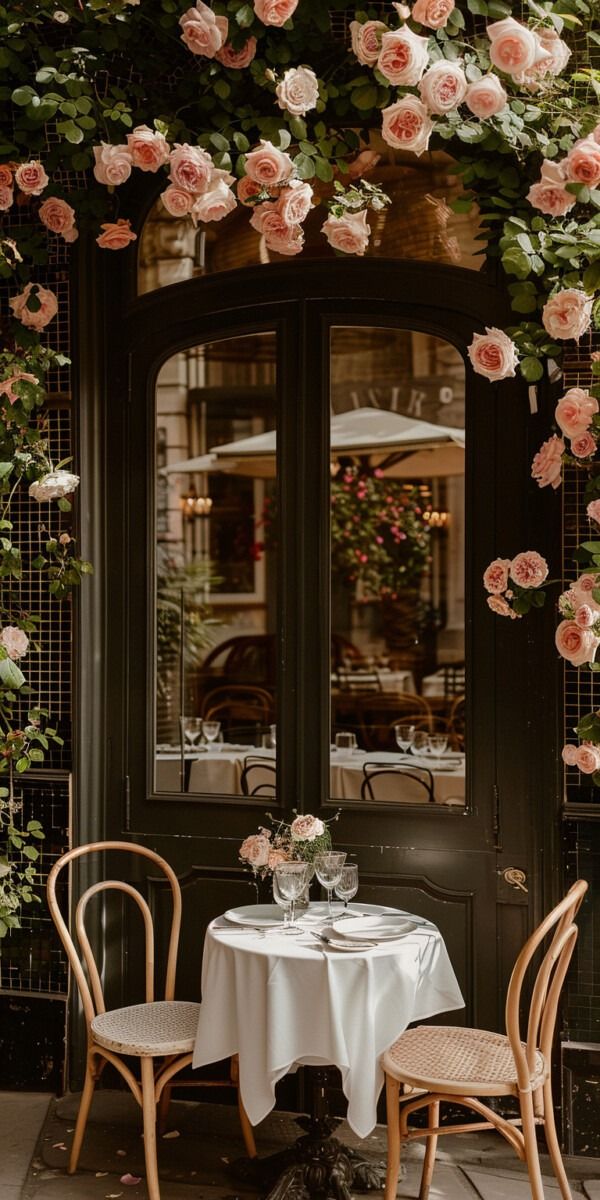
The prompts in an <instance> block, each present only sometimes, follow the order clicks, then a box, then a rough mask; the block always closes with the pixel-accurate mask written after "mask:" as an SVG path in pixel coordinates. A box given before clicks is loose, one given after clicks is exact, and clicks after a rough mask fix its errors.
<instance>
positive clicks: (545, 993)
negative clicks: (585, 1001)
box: [506, 879, 588, 1091]
mask: <svg viewBox="0 0 600 1200" xmlns="http://www.w3.org/2000/svg"><path fill="white" fill-rule="evenodd" d="M587 886H588V885H587V883H586V881H585V879H579V880H578V881H577V883H574V884H573V886H572V887H571V888H570V889H569V891H568V892H567V894H566V896H565V898H564V900H561V902H560V904H557V905H556V908H554V909H553V910H552V912H551V913H548V916H547V917H546V918H545V919H544V920H543V921H542V923H541V925H539V926H538V928H537V929H536V930H535V932H534V933H532V935H531V937H530V938H529V939H528V940H527V941H526V943H525V945H524V946H523V949H522V950H521V953H520V954H519V957H518V958H517V961H516V963H515V965H514V968H513V972H512V975H511V977H510V983H509V985H508V993H507V996H506V1032H507V1035H508V1039H509V1042H510V1045H511V1050H512V1052H513V1056H514V1060H515V1063H516V1065H517V1078H518V1083H519V1089H520V1090H521V1091H527V1090H529V1087H530V1080H531V1077H532V1075H533V1074H534V1067H535V1057H536V1052H537V1051H538V1050H539V1051H541V1053H542V1054H543V1055H544V1058H545V1060H546V1063H549V1062H550V1053H551V1050H552V1039H553V1036H554V1027H555V1025H556V1013H557V1009H558V1000H559V996H560V992H561V988H562V985H563V983H564V980H565V975H566V973H567V969H568V966H569V963H570V961H571V957H572V954H573V950H574V949H575V942H576V941H577V932H578V931H577V926H576V925H575V923H574V922H575V917H576V915H577V912H578V909H579V907H580V905H581V902H582V900H583V897H584V896H585V893H586V891H587ZM552 931H554V933H553V936H552V940H551V942H550V945H549V946H548V949H547V950H546V953H545V954H544V957H543V959H542V962H541V964H540V967H539V969H538V972H537V975H536V979H535V983H534V986H533V991H532V994H531V1003H530V1006H529V1017H528V1021H527V1041H526V1045H525V1048H523V1044H522V1041H521V1028H520V1019H519V1006H520V1001H521V990H522V987H523V981H524V979H525V975H526V973H527V969H528V967H529V965H530V963H531V960H532V959H533V956H534V954H535V952H536V950H537V949H538V947H539V946H541V944H542V942H543V941H544V939H545V938H546V937H547V936H548V934H549V933H551V932H552Z"/></svg>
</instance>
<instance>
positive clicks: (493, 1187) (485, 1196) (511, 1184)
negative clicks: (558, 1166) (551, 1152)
mask: <svg viewBox="0 0 600 1200" xmlns="http://www.w3.org/2000/svg"><path fill="white" fill-rule="evenodd" d="M463 1170H464V1173H465V1175H466V1176H467V1179H470V1181H471V1183H472V1184H473V1186H474V1187H475V1188H476V1189H477V1192H478V1194H479V1195H480V1196H481V1200H507V1198H508V1197H510V1200H531V1188H530V1186H529V1180H528V1178H527V1173H526V1171H523V1172H521V1171H519V1172H517V1171H501V1172H496V1171H473V1170H472V1169H471V1168H470V1167H464V1168H463ZM434 1178H435V1176H434ZM542 1180H543V1184H544V1193H545V1195H546V1197H547V1200H560V1189H559V1188H558V1186H557V1183H556V1180H555V1179H554V1178H548V1176H542Z"/></svg>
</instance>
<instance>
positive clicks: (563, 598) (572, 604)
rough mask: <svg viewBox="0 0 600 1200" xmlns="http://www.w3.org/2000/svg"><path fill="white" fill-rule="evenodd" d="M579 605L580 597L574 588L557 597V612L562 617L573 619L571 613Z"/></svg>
mask: <svg viewBox="0 0 600 1200" xmlns="http://www.w3.org/2000/svg"><path fill="white" fill-rule="evenodd" d="M579 603H580V597H579V596H578V595H577V592H576V591H575V589H574V588H569V589H568V590H567V591H566V592H562V593H561V595H560V596H559V597H558V611H559V612H560V613H562V615H563V617H569V618H572V617H573V613H574V611H575V609H576V608H577V606H578V604H579Z"/></svg>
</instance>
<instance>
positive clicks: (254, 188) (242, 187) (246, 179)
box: [236, 175, 263, 208]
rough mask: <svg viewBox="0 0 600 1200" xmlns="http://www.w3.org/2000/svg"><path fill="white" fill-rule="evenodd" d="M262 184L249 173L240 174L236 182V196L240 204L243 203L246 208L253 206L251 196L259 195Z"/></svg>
mask: <svg viewBox="0 0 600 1200" xmlns="http://www.w3.org/2000/svg"><path fill="white" fill-rule="evenodd" d="M262 187H263V185H262V184H260V183H257V182H256V180H255V179H251V178H250V176H249V175H242V178H241V179H238V182H237V188H236V191H237V198H238V200H239V202H240V204H244V205H245V206H246V207H247V208H253V207H254V205H253V204H252V198H253V197H256V196H258V195H259V193H260V192H261V190H262Z"/></svg>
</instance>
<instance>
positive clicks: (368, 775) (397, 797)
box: [360, 762, 435, 804]
mask: <svg viewBox="0 0 600 1200" xmlns="http://www.w3.org/2000/svg"><path fill="white" fill-rule="evenodd" d="M360 798H361V800H369V801H370V802H371V803H372V804H377V803H385V804H433V803H434V802H435V796H434V794H433V775H432V774H431V771H430V770H429V769H428V768H427V767H417V766H414V767H413V766H412V765H409V766H406V767H404V766H398V767H396V766H387V765H385V764H382V763H378V762H366V763H363V780H362V783H361V787H360Z"/></svg>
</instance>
